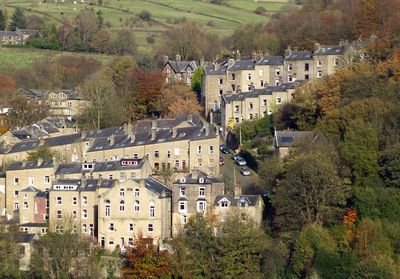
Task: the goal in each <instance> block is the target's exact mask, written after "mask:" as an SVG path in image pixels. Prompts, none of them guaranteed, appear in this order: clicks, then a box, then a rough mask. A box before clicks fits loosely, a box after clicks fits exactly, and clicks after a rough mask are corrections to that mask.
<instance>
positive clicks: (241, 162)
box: [236, 157, 246, 166]
mask: <svg viewBox="0 0 400 279" xmlns="http://www.w3.org/2000/svg"><path fill="white" fill-rule="evenodd" d="M236 164H238V165H239V166H245V165H246V160H245V159H243V158H242V157H239V158H237V159H236Z"/></svg>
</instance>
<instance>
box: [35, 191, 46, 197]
mask: <svg viewBox="0 0 400 279" xmlns="http://www.w3.org/2000/svg"><path fill="white" fill-rule="evenodd" d="M35 197H36V198H46V199H48V198H49V192H39V193H37V194H36V195H35Z"/></svg>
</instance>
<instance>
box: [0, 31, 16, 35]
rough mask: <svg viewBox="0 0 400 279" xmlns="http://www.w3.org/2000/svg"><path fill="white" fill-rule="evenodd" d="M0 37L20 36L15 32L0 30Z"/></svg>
mask: <svg viewBox="0 0 400 279" xmlns="http://www.w3.org/2000/svg"><path fill="white" fill-rule="evenodd" d="M0 36H21V34H20V33H18V32H17V31H7V30H6V31H3V30H0Z"/></svg>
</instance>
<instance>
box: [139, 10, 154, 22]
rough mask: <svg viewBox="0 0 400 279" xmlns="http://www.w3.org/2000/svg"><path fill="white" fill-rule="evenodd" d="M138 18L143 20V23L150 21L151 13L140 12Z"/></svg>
mask: <svg viewBox="0 0 400 279" xmlns="http://www.w3.org/2000/svg"><path fill="white" fill-rule="evenodd" d="M139 18H140V19H142V20H144V21H150V19H151V13H150V12H148V11H142V12H140V14H139Z"/></svg>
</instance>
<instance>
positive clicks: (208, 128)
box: [204, 124, 210, 136]
mask: <svg viewBox="0 0 400 279" xmlns="http://www.w3.org/2000/svg"><path fill="white" fill-rule="evenodd" d="M209 134H210V125H209V124H206V125H205V127H204V135H205V136H208V135H209Z"/></svg>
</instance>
